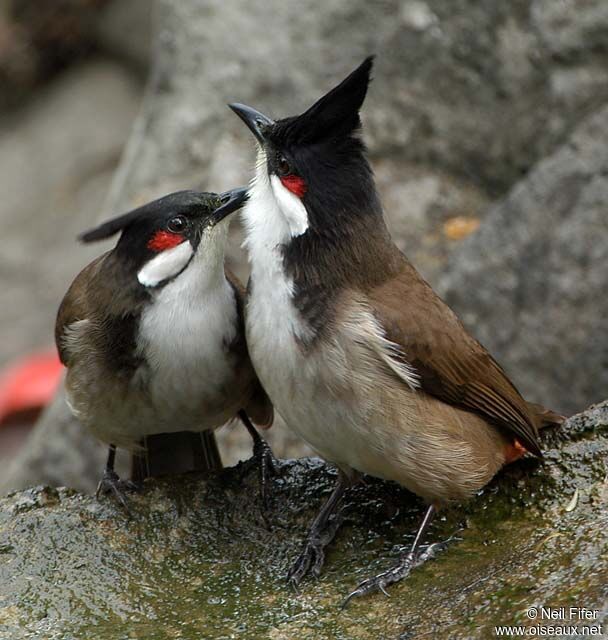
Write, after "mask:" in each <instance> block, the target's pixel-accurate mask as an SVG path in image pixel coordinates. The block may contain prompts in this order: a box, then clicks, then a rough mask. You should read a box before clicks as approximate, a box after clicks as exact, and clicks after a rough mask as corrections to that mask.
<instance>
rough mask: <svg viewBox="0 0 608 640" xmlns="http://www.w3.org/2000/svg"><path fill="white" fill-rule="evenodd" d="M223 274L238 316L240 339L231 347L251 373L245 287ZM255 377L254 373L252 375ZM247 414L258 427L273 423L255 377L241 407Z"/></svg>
mask: <svg viewBox="0 0 608 640" xmlns="http://www.w3.org/2000/svg"><path fill="white" fill-rule="evenodd" d="M224 272H225V274H226V280H228V282H229V283H230V284H231V286H232V289H233V290H234V295H235V296H236V305H237V309H238V314H239V321H240V332H239V333H240V336H241V339H240V340H237V341H236V342H235V344H234V345H232V348H233V349H237V350H239V351H241V352H242V353H243V355H246V361H247V365H248V366H249V367H250V368H251V370H252V371H253V364H251V360H250V359H249V352H248V350H247V342H246V340H245V326H244V306H245V297H246V295H247V293H246V291H245V287H244V286H243V284H242V283H241V281H240V280H239V279H238V278H237V277H236V276H235V275H234V273H232V271H230V269H228V268H225V269H224ZM254 375H255V373H254ZM243 408H244V409H245V411H246V413H247V415H248V416H249V417H250V418H251V420H252V422H254V423H255V424H256V425H257V426H258V427H263V428H265V429H268V428H270V427H271V426H272V423H273V421H274V408H273V406H272V402H270V398H269V397H268V395H267V394H266V391H264V388H263V387H262V384H261V383H260V381H259V380H258V378H257V376H256V378H255V387H254V390H253V393H252V394H251V398H250V399H249V402H248V403H247V406H246V407H243Z"/></svg>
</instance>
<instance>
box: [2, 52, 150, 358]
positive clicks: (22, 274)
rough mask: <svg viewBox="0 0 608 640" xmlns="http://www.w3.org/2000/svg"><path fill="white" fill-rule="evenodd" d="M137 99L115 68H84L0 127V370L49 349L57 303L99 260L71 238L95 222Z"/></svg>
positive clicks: (136, 91) (102, 64) (101, 65)
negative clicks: (40, 349) (32, 352)
mask: <svg viewBox="0 0 608 640" xmlns="http://www.w3.org/2000/svg"><path fill="white" fill-rule="evenodd" d="M139 95H140V89H139V87H138V85H137V84H136V83H134V82H133V80H132V79H131V77H130V76H129V75H128V74H126V73H125V72H124V71H123V70H122V69H121V67H119V66H118V65H116V64H114V63H111V62H102V61H99V62H93V63H87V64H85V65H82V66H79V67H76V68H74V69H72V70H71V71H70V72H69V73H67V74H65V75H64V76H62V77H61V79H60V80H59V81H57V82H56V83H55V84H54V85H52V86H50V87H49V88H48V89H47V90H46V91H45V92H41V93H40V94H39V95H38V97H37V99H36V100H35V101H34V102H33V103H32V104H31V105H30V106H29V107H28V108H27V109H26V110H24V111H22V112H21V113H19V114H18V115H15V116H14V117H12V118H10V119H9V120H7V119H5V120H4V121H3V122H2V123H1V124H0V191H1V192H2V198H1V199H0V224H1V225H2V229H3V235H4V247H3V250H2V252H1V254H0V278H1V279H2V283H3V300H5V301H7V302H8V301H10V304H6V303H5V304H2V305H0V326H2V337H3V340H2V342H1V343H0V362H6V361H8V360H9V359H11V358H13V357H16V356H17V355H19V354H21V353H24V352H27V350H28V349H31V348H35V347H42V346H46V345H48V344H50V343H51V341H52V337H53V327H54V317H55V313H56V311H57V307H58V305H59V302H60V301H61V298H62V296H63V294H64V293H65V291H66V289H67V287H68V285H69V284H70V282H71V281H72V279H73V278H74V277H75V275H76V274H77V273H78V271H79V270H80V269H81V268H82V267H83V266H84V265H85V264H86V262H87V261H88V260H90V259H91V258H92V257H93V256H94V255H95V254H97V253H98V252H99V247H94V248H91V247H84V246H80V245H78V244H77V243H76V236H77V234H78V233H79V232H81V231H82V230H83V229H84V228H85V227H86V226H88V225H89V224H91V222H92V221H93V220H94V218H95V216H97V215H98V214H99V210H100V207H101V204H102V202H103V198H104V196H105V193H106V191H107V188H108V185H109V182H110V180H111V176H112V172H113V169H114V167H115V166H116V164H117V163H118V160H119V158H120V154H121V150H122V146H123V144H124V140H125V138H126V137H127V135H128V133H129V130H130V127H131V122H132V120H133V118H134V116H135V114H136V112H137V107H138V103H139Z"/></svg>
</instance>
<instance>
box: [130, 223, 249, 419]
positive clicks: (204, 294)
mask: <svg viewBox="0 0 608 640" xmlns="http://www.w3.org/2000/svg"><path fill="white" fill-rule="evenodd" d="M220 235H221V234H220ZM224 241H225V239H224V238H221V237H220V238H218V237H214V238H212V239H209V242H206V239H205V238H203V240H201V244H203V243H204V244H207V245H208V246H202V247H199V250H198V251H197V254H196V256H195V257H194V258H193V260H192V261H191V263H190V265H189V266H188V268H187V269H186V270H185V271H184V272H183V273H182V274H181V275H180V276H179V277H178V278H176V279H175V280H174V281H173V282H170V283H169V284H167V285H166V286H164V287H163V288H162V289H160V290H159V291H158V292H155V293H153V301H152V303H151V304H150V305H149V306H148V307H147V308H146V309H145V310H144V312H143V313H142V317H141V320H140V325H139V334H138V349H139V352H140V354H141V355H142V356H143V357H144V358H145V362H146V366H145V367H143V368H142V370H141V372H140V377H141V378H143V379H141V380H140V381H139V382H140V383H143V384H144V385H145V386H146V387H147V388H148V389H149V391H150V395H151V397H152V399H153V401H154V403H155V405H156V407H157V410H158V411H159V412H160V414H161V415H162V414H166V415H167V416H171V419H172V420H173V422H175V421H176V420H177V419H179V421H180V423H182V424H180V425H177V427H176V428H178V427H179V429H188V428H195V426H196V425H194V424H190V425H187V424H183V423H184V422H189V421H192V422H196V423H197V424H199V425H200V424H201V423H202V425H204V423H205V420H210V421H213V420H215V419H217V416H214V415H204V414H203V415H201V409H202V408H205V406H207V407H208V408H209V410H211V409H212V408H213V406H214V398H215V397H217V396H221V397H223V396H224V395H225V388H226V385H227V384H229V383H230V381H231V379H232V377H233V376H234V369H233V367H234V362H232V360H231V359H230V356H229V353H228V350H227V346H228V345H229V344H230V343H231V341H232V340H233V339H234V338H235V336H236V332H237V330H238V323H237V320H238V318H237V307H236V301H235V293H234V291H233V289H232V287H231V286H230V284H229V283H228V281H227V280H226V278H225V276H224V266H223V259H221V258H220V259H218V256H215V255H212V254H213V253H215V252H216V251H219V250H220V248H221V249H223V245H224ZM215 404H217V402H216V403H215ZM159 417H161V416H159ZM213 426H219V425H217V424H215V425H213Z"/></svg>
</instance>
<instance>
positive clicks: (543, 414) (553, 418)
mask: <svg viewBox="0 0 608 640" xmlns="http://www.w3.org/2000/svg"><path fill="white" fill-rule="evenodd" d="M528 407H529V408H530V411H531V412H532V413H533V414H534V415H536V418H537V420H538V423H537V424H538V428H539V429H545V428H548V427H560V426H561V425H563V424H564V422H566V420H567V418H566V416H562V415H560V414H559V413H556V412H555V411H551V409H546V408H545V407H543V405H542V404H535V403H534V402H528Z"/></svg>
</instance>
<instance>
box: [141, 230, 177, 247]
mask: <svg viewBox="0 0 608 640" xmlns="http://www.w3.org/2000/svg"><path fill="white" fill-rule="evenodd" d="M183 241H184V236H182V235H181V234H179V233H171V232H170V231H157V232H156V233H155V234H154V235H153V236H152V237H151V238H150V240H149V241H148V249H151V250H152V251H157V252H160V251H165V250H166V249H172V248H173V247H177V245H178V244H181V243H182V242H183Z"/></svg>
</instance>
